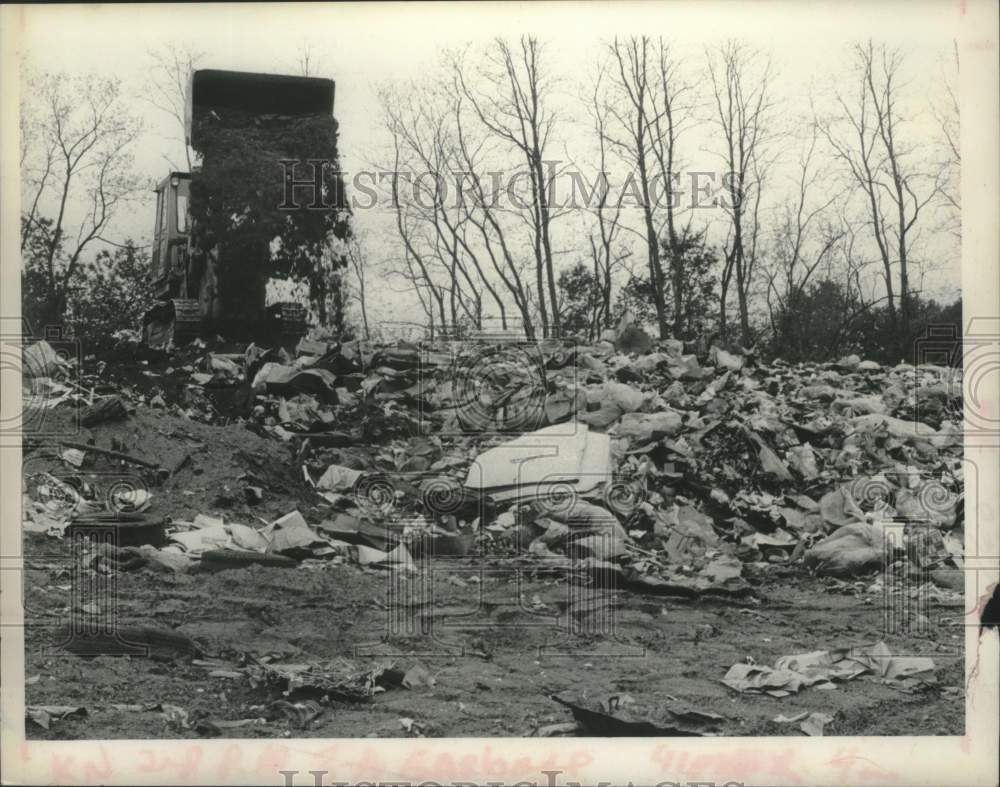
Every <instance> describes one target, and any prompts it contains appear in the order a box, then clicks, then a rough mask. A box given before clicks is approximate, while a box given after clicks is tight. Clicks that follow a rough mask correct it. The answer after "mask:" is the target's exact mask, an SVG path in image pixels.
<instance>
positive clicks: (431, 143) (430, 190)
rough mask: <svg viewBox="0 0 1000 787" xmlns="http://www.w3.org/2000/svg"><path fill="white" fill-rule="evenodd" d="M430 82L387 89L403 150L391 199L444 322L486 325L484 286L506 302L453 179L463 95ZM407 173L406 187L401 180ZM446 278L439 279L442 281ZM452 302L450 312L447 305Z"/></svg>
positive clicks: (393, 128)
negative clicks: (486, 267) (471, 233)
mask: <svg viewBox="0 0 1000 787" xmlns="http://www.w3.org/2000/svg"><path fill="white" fill-rule="evenodd" d="M439 88H440V86H438V85H435V84H433V83H427V84H424V85H422V86H416V85H411V86H408V87H407V88H406V90H405V91H391V90H384V91H383V95H382V104H383V110H384V113H385V118H386V127H387V129H388V130H389V132H390V134H391V136H392V138H393V144H394V146H395V148H396V149H397V151H398V152H397V155H396V161H397V168H396V170H395V175H394V177H395V178H396V179H397V182H396V184H395V185H394V192H393V199H394V205H395V207H396V210H397V229H398V230H399V232H400V236H401V238H402V239H403V241H404V245H406V247H407V250H408V253H409V254H410V255H411V256H412V257H413V258H414V261H415V262H417V266H418V268H419V269H420V270H422V271H426V276H427V278H428V285H429V286H431V287H432V289H433V291H434V292H437V293H439V296H440V297H439V298H438V297H436V300H437V301H438V305H439V312H440V316H441V320H442V322H448V323H451V324H453V325H455V324H457V323H458V322H459V321H460V319H467V320H468V321H470V322H471V323H472V324H473V325H474V326H476V327H477V328H480V327H481V326H482V313H483V292H484V291H485V292H486V293H487V294H488V295H489V296H490V297H491V298H492V299H493V300H494V301H495V302H497V303H498V304H501V306H502V301H501V299H500V296H499V293H498V292H497V290H496V288H495V287H494V286H493V284H492V282H491V281H490V280H489V279H488V278H487V277H486V276H485V274H484V272H483V269H482V265H481V263H480V259H479V255H478V254H477V251H476V249H475V248H474V247H473V246H472V245H471V244H470V242H469V239H468V230H469V226H468V217H467V214H466V212H465V211H464V210H463V207H462V205H461V204H460V202H459V200H458V199H457V195H456V194H455V191H454V190H453V187H452V184H451V183H450V181H451V180H452V178H451V173H452V172H453V171H454V169H455V167H456V164H457V146H458V143H457V141H456V137H455V130H454V123H453V115H454V112H455V109H454V104H453V102H454V101H456V100H457V99H456V98H455V97H454V96H453V95H451V96H449V95H448V94H447V93H446V92H444V91H442V90H440V89H439ZM400 177H404V178H405V184H404V188H403V189H402V190H401V189H400V188H399V183H398V179H399V178H400ZM442 273H443V283H442V284H436V280H440V279H441V274H442ZM446 306H447V312H445V307H446Z"/></svg>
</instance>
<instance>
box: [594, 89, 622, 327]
mask: <svg viewBox="0 0 1000 787" xmlns="http://www.w3.org/2000/svg"><path fill="white" fill-rule="evenodd" d="M605 78H606V70H605V69H600V70H599V71H598V74H597V78H596V80H595V83H594V90H593V92H592V94H591V100H590V109H591V116H592V121H593V124H594V132H595V136H596V138H597V149H598V166H599V169H598V175H597V180H596V184H597V192H596V193H597V204H596V205H594V206H593V208H592V212H593V215H594V219H595V222H594V223H595V225H596V226H595V228H594V229H593V230H591V231H590V233H589V234H588V236H587V240H588V242H589V246H590V259H591V261H592V263H593V275H594V281H595V282H596V283H597V285H598V286H599V287H600V297H599V298H595V299H594V300H593V306H594V313H593V314H592V315H591V320H590V333H591V338H596V337H597V336H599V335H600V332H601V329H602V328H608V327H611V290H612V277H613V275H614V273H615V270H616V269H617V268H619V267H620V266H621V264H622V262H623V261H624V260H625V258H627V257H628V256H629V252H628V249H626V248H623V247H622V245H621V244H620V242H619V239H620V236H621V232H622V224H621V215H622V204H621V200H616V201H615V204H614V205H613V206H610V205H609V204H608V196H609V192H610V188H609V183H608V176H607V173H608V147H609V143H608V124H609V117H608V115H609V113H610V110H609V108H608V106H607V103H606V102H605V101H604V99H603V94H604V89H603V84H602V83H603V81H604V80H605Z"/></svg>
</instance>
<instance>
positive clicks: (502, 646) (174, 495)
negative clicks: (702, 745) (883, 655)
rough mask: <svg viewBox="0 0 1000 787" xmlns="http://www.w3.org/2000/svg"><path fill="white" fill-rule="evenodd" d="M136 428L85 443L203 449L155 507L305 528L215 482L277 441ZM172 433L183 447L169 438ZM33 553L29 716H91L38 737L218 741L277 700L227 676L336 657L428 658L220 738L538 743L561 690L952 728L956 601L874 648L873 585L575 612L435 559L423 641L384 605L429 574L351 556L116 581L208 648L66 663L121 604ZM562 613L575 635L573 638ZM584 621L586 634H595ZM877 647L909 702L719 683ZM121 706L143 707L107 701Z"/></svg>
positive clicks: (960, 703)
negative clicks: (254, 663)
mask: <svg viewBox="0 0 1000 787" xmlns="http://www.w3.org/2000/svg"><path fill="white" fill-rule="evenodd" d="M137 418H138V420H135V419H130V420H129V421H126V422H122V423H121V424H119V425H117V426H102V427H100V430H101V431H100V435H99V440H98V443H99V444H101V445H103V444H104V443H105V442H106V441H107V440H108V439H109V437H110V436H111V434H112V433H111V432H110V431H109V429H117V430H119V431H120V435H119V437H120V439H122V440H125V441H127V440H128V439H129V435H133V436H135V435H138V434H145V435H147V437H146V438H145V440H144V442H143V444H142V445H133V446H132V448H133V449H134V450H136V451H137V452H139V451H141V452H143V454H142V455H145V456H150V457H153V456H158V457H159V458H160V459H161V460H164V454H163V452H166V451H173V452H174V453H178V452H180V451H181V449H180V448H179V447H178V446H183V445H184V444H185V443H187V444H188V447H189V449H191V450H193V451H194V454H193V460H192V462H191V463H190V464H189V465H188V466H186V467H185V468H183V469H182V470H181V471H179V472H178V473H177V474H176V476H175V477H174V478H173V479H171V480H170V481H168V482H167V484H165V485H164V486H163V487H160V488H155V489H154V495H155V497H154V501H155V502H156V505H157V511H158V512H163V513H168V514H170V515H172V516H174V517H178V518H183V517H190V516H192V515H193V514H195V513H198V512H200V511H201V512H204V511H210V512H224V513H226V515H227V517H229V518H230V519H232V520H233V521H239V520H240V518H243V519H244V521H249V520H250V519H251V517H253V516H257V515H260V516H261V517H262V518H268V517H272V516H276V515H278V514H281V513H285V512H287V511H288V510H290V509H292V508H295V507H298V508H300V510H302V511H303V513H304V514H305V515H306V517H307V519H308V518H309V517H310V513H309V506H308V504H306V503H305V502H304V500H303V495H302V490H301V489H300V488H299V486H298V484H299V482H298V481H297V480H296V479H295V477H294V474H292V473H290V474H289V475H288V477H277V478H275V477H269V478H268V488H269V492H268V496H267V498H266V499H265V502H264V503H263V504H262V505H261V506H256V507H255V508H254V510H253V511H251V510H249V509H248V508H246V507H245V505H244V504H243V503H241V502H240V501H235V502H234V501H233V499H232V497H231V496H229V495H228V493H227V492H226V491H225V489H224V487H225V486H226V484H227V482H233V481H234V480H235V478H236V476H237V475H238V474H239V473H240V472H244V471H247V470H250V471H252V470H253V469H254V467H255V460H256V462H257V463H260V462H265V461H266V462H267V465H268V466H270V467H272V468H273V467H275V466H280V465H281V464H282V462H281V461H278V460H283V462H284V464H285V465H288V466H292V465H291V463H289V462H288V459H287V457H282V456H281V454H282V451H283V450H285V449H284V447H283V446H281V445H279V444H277V443H276V442H275V441H273V440H264V439H262V438H259V437H257V436H256V435H254V434H252V433H251V432H249V431H247V430H245V429H241V428H233V427H227V428H221V427H214V426H208V425H202V424H193V423H191V422H189V421H184V420H182V419H172V418H171V417H168V416H162V415H159V414H156V413H149V412H142V411H140V413H138V414H137ZM175 431H177V432H184V433H186V434H188V435H190V439H180V440H179V439H178V438H177V437H176V436H175V435H172V433H173V432H175ZM161 433H162V434H161ZM157 435H159V436H160V437H161V438H162V440H163V444H162V445H161V444H159V443H158V442H157V439H159V438H157V437H156V436H157ZM78 439H81V438H78ZM82 439H83V440H85V439H86V435H83V436H82ZM199 443H202V444H207V443H211V444H212V445H213V448H212V450H211V452H208V453H205V454H204V457H205V461H200V459H199V456H200V455H199V453H198V450H197V445H198V444H199ZM208 457H211V460H210V461H208ZM168 458H169V459H170V460H174V459H175V457H174V456H173V455H171V456H170V457H168ZM177 458H179V457H177ZM29 460H30V457H29ZM35 461H37V462H44V460H43V459H41V458H37V457H36V460H35ZM24 551H25V573H24V595H25V606H26V609H27V610H28V613H27V615H28V625H27V629H26V648H27V653H26V656H27V658H26V677H27V680H28V685H27V687H26V692H27V704H28V705H72V706H78V705H79V706H84V707H85V708H86V709H87V715H86V716H85V717H83V718H74V717H71V718H67V719H64V720H61V721H58V722H54V723H53V724H52V726H51V728H50V729H49V730H44V729H42V728H41V727H39V726H37V725H35V724H33V723H29V724H28V725H27V733H28V736H29V737H31V738H39V739H46V738H53V739H65V738H180V737H193V736H198V735H200V734H209V733H206V732H205V731H204V730H205V729H206V728H205V727H203V726H199V724H198V723H197V722H199V721H210V722H217V721H236V720H244V719H255V718H261V717H263V716H265V715H268V714H266V713H265V712H264V710H263V709H264V708H265V707H266V706H267V705H268V704H269V703H270V702H272V701H273V700H274V699H275V698H276V696H278V697H280V694H279V695H275V694H274V691H273V689H265V688H264V687H257V688H254V687H253V686H252V685H251V683H250V681H249V680H247V678H246V676H245V675H242V674H238V673H237V672H236V671H237V670H238V669H239V668H240V667H241V665H243V664H245V663H246V660H247V659H248V658H252V659H261V658H263V657H266V656H270V657H272V658H274V659H275V660H278V661H282V662H315V661H328V660H330V659H333V658H336V657H343V658H346V659H351V660H353V661H354V662H355V663H356V664H357V665H358V666H359V667H360V668H366V667H371V666H374V665H376V664H389V663H395V664H396V665H398V666H399V667H400V668H401V669H403V670H407V669H409V668H410V667H412V666H413V665H415V664H418V663H419V664H423V665H424V666H425V667H427V669H428V670H429V671H430V672H431V673H432V674H433V675H434V677H435V682H434V685H432V686H422V687H414V688H412V689H405V688H402V687H397V688H391V689H390V690H388V691H385V692H382V693H378V694H376V695H375V696H374V697H373V698H372V699H371V700H370V701H368V702H359V703H349V702H336V701H334V702H333V703H332V705H330V706H329V707H327V708H326V709H325V711H324V713H323V714H322V715H321V716H320V717H319V718H318V719H315V720H313V721H312V722H311V723H309V724H308V726H307V727H306V728H302V727H301V726H299V725H298V723H297V722H293V721H290V720H288V719H284V718H281V719H278V720H275V719H272V720H270V721H261V722H255V723H251V724H247V725H246V726H240V727H234V728H226V729H225V737H275V736H289V735H291V736H296V737H300V736H315V737H340V736H347V737H365V736H371V737H389V736H404V735H407V734H409V735H426V736H523V735H531V734H533V733H534V732H535V731H536V730H537V729H538V728H539V727H544V726H545V725H551V724H556V723H562V722H570V721H572V716H571V713H570V711H569V710H568V709H567V708H565V707H563V706H561V705H559V704H557V703H556V702H554V701H553V700H552V699H551V698H550V695H552V694H557V695H560V696H572V697H577V698H579V697H589V698H593V699H601V700H605V699H607V698H608V697H610V696H614V695H625V694H627V695H631V696H635V697H642V698H643V699H644V700H645V701H648V700H650V699H653V700H655V699H662V700H663V701H668V700H671V701H672V700H681V701H684V702H687V703H690V704H691V705H694V706H695V707H697V708H698V709H700V710H702V711H708V712H713V713H717V714H720V715H721V716H723V717H724V722H722V724H721V726H720V728H719V732H721V733H723V734H726V735H796V734H802V733H801V732H800V731H799V730H798V726H797V724H779V723H775V722H774V721H773V719H774V718H775V717H776V716H778V715H779V714H784V715H785V716H786V717H787V716H794V715H795V714H797V713H800V712H802V711H821V712H825V713H829V714H830V715H832V716H833V717H834V720H833V721H832V722H831V723H829V724H828V725H827V727H826V730H825V734H827V735H859V734H860V735H914V734H938V735H957V734H962V733H963V732H964V695H963V659H962V655H961V647H962V639H961V634H962V630H961V628H960V627H958V626H953V627H949V626H948V625H946V624H945V623H943V622H942V621H943V620H944V619H945V618H949V617H950V618H953V619H957V618H959V617H960V616H961V614H962V610H961V608H960V606H959V605H957V604H955V605H951V606H949V605H945V604H942V603H937V602H932V606H931V607H930V609H929V610H927V616H928V618H929V619H930V620H931V621H933V622H934V625H933V627H932V628H931V630H930V634H929V636H926V635H925V636H917V635H912V636H892V635H890V636H885V635H884V634H883V623H882V603H881V600H882V594H881V593H880V592H873V591H872V588H871V587H870V585H871V583H872V581H873V577H869V578H866V579H863V580H860V581H858V582H857V583H854V584H848V583H842V582H836V581H834V580H823V579H819V578H815V577H810V576H809V575H808V574H807V573H805V572H804V571H803V570H800V569H798V568H792V567H778V566H767V567H766V568H763V569H761V570H758V571H756V572H754V573H750V574H749V576H748V579H749V582H750V584H751V586H752V587H753V590H754V595H753V597H750V598H744V599H709V598H702V599H699V600H681V599H672V598H663V597H652V596H644V595H639V594H636V593H634V592H631V591H624V590H620V591H611V592H609V593H607V594H605V597H604V600H603V602H602V603H599V604H596V605H595V604H591V605H590V606H589V609H590V610H591V612H589V613H587V612H580V611H579V610H581V609H584V608H585V606H581V605H579V604H573V603H572V602H571V600H570V599H571V597H570V595H569V590H570V588H571V586H570V584H569V583H568V582H567V580H566V578H565V577H561V576H559V575H558V573H556V574H553V573H552V572H547V573H546V572H542V571H540V570H538V561H537V559H536V560H535V561H534V562H533V563H531V562H526V563H525V564H524V565H525V566H526V568H525V570H524V571H523V572H521V573H520V574H519V575H518V574H517V573H515V572H513V571H512V570H511V568H510V566H509V565H500V564H499V563H497V562H496V561H493V562H492V563H491V561H490V560H485V561H476V560H474V559H469V558H467V559H465V560H464V561H462V562H460V563H455V562H454V561H453V560H448V562H447V563H446V564H443V565H442V570H440V571H439V570H435V571H434V572H432V575H431V576H432V579H431V588H432V593H433V595H432V596H431V597H430V600H429V601H428V600H426V597H424V598H425V602H424V604H423V606H417V605H412V604H411V605H409V606H408V607H407V609H408V610H409V612H408V613H407V614H410V615H411V616H412V619H411V620H410V623H414V622H416V623H418V624H419V623H420V622H426V621H427V620H430V619H431V618H433V620H434V627H433V631H434V636H433V637H431V636H419V635H417V636H409V637H404V636H400V635H398V634H391V633H390V634H389V635H387V630H388V629H387V625H388V621H389V618H388V613H387V604H386V601H387V594H389V593H390V592H399V587H403V588H404V590H403V592H404V593H407V592H410V591H409V590H405V588H407V583H416V582H419V581H421V580H420V579H419V578H418V577H417V576H410V577H408V578H404V579H402V580H400V581H401V582H402V583H403V584H402V586H400V585H398V584H396V579H395V578H394V577H396V576H398V575H390V574H388V573H386V572H384V571H378V570H373V569H363V568H360V567H358V566H355V565H350V564H339V565H333V564H325V565H323V566H322V567H321V568H314V569H310V568H306V567H302V566H300V567H297V568H292V569H286V568H269V567H261V566H252V567H249V568H243V569H237V570H228V571H222V572H218V573H192V574H176V575H175V574H163V573H154V572H152V571H150V570H148V569H143V570H140V571H135V572H125V573H118V574H116V577H117V592H116V593H115V595H114V598H116V599H117V620H118V622H119V624H120V625H122V626H128V625H135V624H140V625H155V626H158V627H162V628H167V629H174V630H176V631H178V632H181V633H183V634H185V635H188V636H190V637H192V638H194V640H195V641H196V642H197V643H198V644H199V645H200V646H201V647H202V649H203V653H202V654H201V658H200V659H198V660H192V659H191V658H190V657H179V658H176V659H174V660H168V661H162V660H154V659H151V658H143V657H128V656H126V657H111V656H100V657H96V658H83V657H79V656H72V655H67V654H66V653H65V652H63V651H60V650H59V649H58V648H57V647H56V646H57V645H58V644H59V641H60V638H61V637H62V636H63V635H62V632H61V630H60V627H61V625H62V624H64V623H65V621H66V619H67V616H68V615H69V614H70V612H71V611H72V608H73V604H77V605H81V604H87V603H94V602H96V603H100V604H110V603H113V602H112V601H111V600H109V599H108V598H104V599H103V600H102V599H88V598H86V597H80V598H77V599H76V600H75V601H74V600H73V599H71V598H70V594H69V593H68V592H67V591H68V587H69V582H70V580H69V578H68V577H69V571H70V566H71V565H72V559H71V557H70V554H69V547H68V546H67V544H66V542H64V541H60V540H59V539H54V538H49V537H45V536H41V535H28V536H26V537H25V540H24ZM463 577H464V578H463ZM424 580H425V581H426V577H425V578H424ZM413 587H415V586H413ZM413 587H411V588H410V589H411V590H412V589H413ZM595 610H596V611H595ZM609 610H611V612H610V614H609ZM588 615H589V616H590V618H589V621H588V617H587V616H588ZM600 615H604V617H603V618H601V620H604V621H613V633H611V632H609V629H608V628H603V629H602V628H600V626H599V625H596V626H595V624H594V620H595V619H596V618H597V617H598V616H600ZM570 618H574V619H575V620H576V621H577V622H578V623H580V624H583V625H584V627H585V630H584V631H582V632H581V631H576V632H571V631H570V630H569V620H570ZM587 625H589V626H590V629H589V630H591V631H593V630H594V629H595V628H596V629H597V630H598V633H590V634H588V633H587V630H586V626H587ZM417 630H418V631H419V630H420V629H419V625H418V626H417ZM397 631H398V629H397ZM880 639H884V640H885V641H886V644H887V645H888V646H889V647H890V649H891V650H892V651H893V653H897V654H900V653H906V654H914V655H927V656H931V657H932V658H933V659H934V660H935V662H936V664H937V670H936V672H935V679H936V684H935V685H932V686H930V687H923V688H922V689H921V690H919V691H917V692H916V693H910V692H908V691H905V690H902V689H900V688H896V687H893V686H890V685H887V684H884V683H882V682H880V681H879V680H878V679H876V678H874V677H873V676H871V675H866V676H862V677H859V678H856V679H854V680H851V681H848V682H844V683H838V684H837V688H836V689H835V690H832V691H822V690H819V689H816V688H806V689H803V690H802V691H801V692H800V693H798V694H795V695H792V696H788V697H784V698H775V697H771V696H767V695H745V694H743V695H737V694H735V693H734V692H733V691H732V690H730V689H729V688H727V687H726V686H725V685H723V684H722V683H721V682H720V681H721V678H722V677H723V676H724V675H725V673H726V671H727V670H728V668H729V667H730V666H732V665H733V664H735V663H737V662H741V661H744V660H746V659H747V658H752V659H753V660H754V661H756V662H757V663H760V664H766V665H771V664H773V663H774V661H775V659H776V658H778V657H780V656H782V655H788V654H794V653H802V652H807V651H814V650H818V649H830V648H839V647H847V646H851V645H859V646H863V645H870V644H874V643H875V642H877V641H879V640H880ZM553 650H555V651H558V652H555V653H553ZM213 672H215V675H214V676H213V675H212V674H211V673H213ZM227 672H228V673H230V674H228V675H227V674H225V673H227ZM115 704H119V705H135V706H145V707H148V708H150V709H149V710H143V709H130V710H116V709H114V708H112V707H111V706H112V705H115ZM164 704H166V705H174V706H178V707H180V708H182V709H183V710H184V711H186V714H187V721H186V723H183V724H179V723H177V722H171V721H169V720H168V718H167V716H166V715H165V714H164V713H162V712H161V711H160V710H158V709H154V706H158V705H164ZM272 715H273V714H272ZM401 719H402V720H412V723H409V722H406V721H401ZM209 729H210V728H209ZM199 730H201V731H199Z"/></svg>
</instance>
